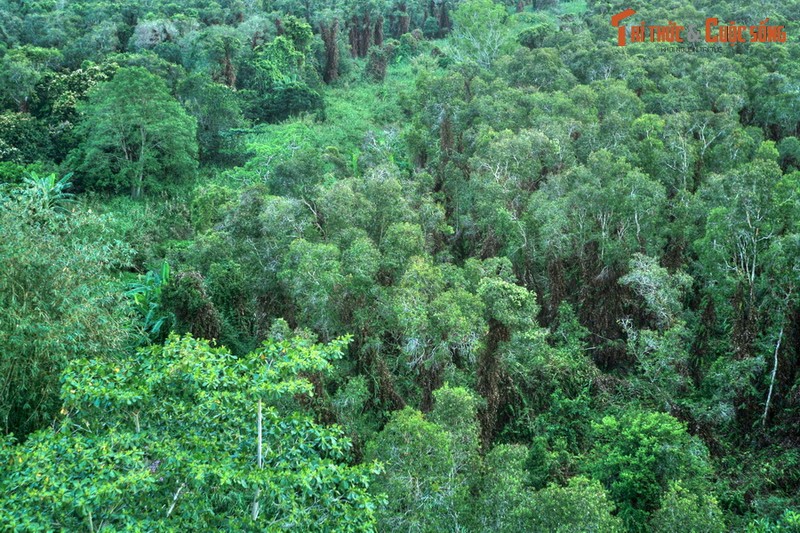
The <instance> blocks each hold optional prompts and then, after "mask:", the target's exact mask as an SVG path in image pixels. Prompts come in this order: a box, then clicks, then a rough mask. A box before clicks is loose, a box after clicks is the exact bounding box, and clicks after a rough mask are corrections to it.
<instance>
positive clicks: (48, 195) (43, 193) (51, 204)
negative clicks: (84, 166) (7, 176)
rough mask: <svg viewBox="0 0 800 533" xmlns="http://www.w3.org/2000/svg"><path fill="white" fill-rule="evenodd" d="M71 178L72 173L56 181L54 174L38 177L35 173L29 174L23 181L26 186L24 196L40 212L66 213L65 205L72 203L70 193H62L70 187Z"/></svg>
mask: <svg viewBox="0 0 800 533" xmlns="http://www.w3.org/2000/svg"><path fill="white" fill-rule="evenodd" d="M71 177H72V172H70V173H69V174H65V175H64V176H63V177H62V178H61V179H57V178H56V175H55V173H52V174H50V175H48V176H39V175H38V174H37V173H36V172H31V173H30V175H29V176H28V177H26V178H24V179H23V182H24V183H25V184H26V185H28V190H27V191H26V194H27V196H28V198H29V199H30V203H31V206H32V207H35V208H37V209H40V210H50V209H52V210H54V211H61V212H64V211H66V209H67V205H68V204H70V203H72V202H73V201H74V199H73V197H74V195H73V194H72V193H68V192H64V191H66V190H67V189H69V188H70V187H72V182H71V181H70V178H71Z"/></svg>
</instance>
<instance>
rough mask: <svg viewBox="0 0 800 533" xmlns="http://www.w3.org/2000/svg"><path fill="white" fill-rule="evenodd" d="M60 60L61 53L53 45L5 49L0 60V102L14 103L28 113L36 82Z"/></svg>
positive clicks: (21, 110) (20, 109) (19, 109)
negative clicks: (6, 50) (50, 46)
mask: <svg viewBox="0 0 800 533" xmlns="http://www.w3.org/2000/svg"><path fill="white" fill-rule="evenodd" d="M60 60H61V52H59V51H58V50H55V49H52V48H39V47H36V46H30V45H25V46H21V47H19V48H12V49H11V50H9V51H8V52H6V54H5V55H4V56H3V58H2V59H0V103H3V102H2V100H6V101H10V102H13V103H14V104H15V105H16V107H17V110H18V111H19V112H20V113H27V112H28V108H29V106H30V103H31V98H32V97H33V96H34V90H35V88H36V84H37V83H38V82H39V80H41V78H42V76H44V74H45V73H46V72H47V71H48V70H50V69H53V68H54V67H56V66H57V65H58V63H59V62H60Z"/></svg>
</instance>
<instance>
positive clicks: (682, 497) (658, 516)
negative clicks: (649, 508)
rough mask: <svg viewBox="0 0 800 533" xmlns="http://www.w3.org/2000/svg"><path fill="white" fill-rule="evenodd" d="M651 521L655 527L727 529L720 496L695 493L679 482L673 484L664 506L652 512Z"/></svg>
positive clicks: (718, 532)
mask: <svg viewBox="0 0 800 533" xmlns="http://www.w3.org/2000/svg"><path fill="white" fill-rule="evenodd" d="M651 524H652V526H653V531H664V532H667V531H678V530H681V531H694V532H697V533H701V532H708V533H722V532H724V531H727V528H726V527H725V522H724V521H723V519H722V511H721V510H720V509H719V507H718V506H717V500H716V499H715V498H714V497H713V496H707V495H704V494H700V495H698V494H692V493H691V492H689V491H687V490H685V489H683V488H682V487H681V486H680V484H679V483H676V484H674V485H672V486H671V487H670V490H669V492H668V493H667V494H666V496H664V499H663V500H662V502H661V508H660V509H659V510H658V511H656V512H655V513H654V514H653V518H652V522H651Z"/></svg>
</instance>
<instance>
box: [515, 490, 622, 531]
mask: <svg viewBox="0 0 800 533" xmlns="http://www.w3.org/2000/svg"><path fill="white" fill-rule="evenodd" d="M613 512H614V503H613V502H612V501H611V498H609V495H608V494H607V493H606V491H604V490H603V487H602V486H601V485H600V484H599V483H598V482H597V481H590V480H589V479H587V478H585V477H581V476H578V477H574V478H572V479H570V480H569V483H568V484H567V486H566V487H560V486H557V485H550V486H549V487H547V488H544V489H542V490H539V491H537V492H534V493H533V494H532V495H531V497H530V500H529V501H528V502H526V504H525V510H524V511H523V516H524V524H525V526H524V527H525V529H526V530H528V531H550V532H554V533H578V532H584V531H594V532H597V533H600V532H606V531H607V532H609V533H613V532H621V531H624V528H623V527H622V520H620V519H619V518H618V517H616V516H614V515H613V514H612V513H613Z"/></svg>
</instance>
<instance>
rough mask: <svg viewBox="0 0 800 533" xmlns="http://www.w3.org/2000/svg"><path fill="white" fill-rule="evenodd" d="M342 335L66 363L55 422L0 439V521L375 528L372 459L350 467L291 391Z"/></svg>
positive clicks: (174, 345) (174, 340) (175, 341)
mask: <svg viewBox="0 0 800 533" xmlns="http://www.w3.org/2000/svg"><path fill="white" fill-rule="evenodd" d="M346 343H347V340H346V339H338V340H336V341H334V342H332V343H331V344H328V345H318V344H313V343H311V342H309V341H307V340H304V339H301V338H291V339H290V338H286V339H283V340H270V341H267V342H265V343H264V344H263V345H262V346H261V347H260V348H259V349H258V350H256V351H255V352H253V353H251V354H249V355H247V356H244V357H239V358H236V357H234V356H232V355H231V354H230V353H229V352H228V351H227V350H226V349H224V348H212V347H211V346H209V344H208V342H206V341H200V340H195V339H193V338H191V337H188V336H187V337H183V338H178V337H176V336H173V337H170V338H169V339H168V340H167V342H166V343H165V344H164V346H153V347H150V348H147V349H142V350H140V351H139V353H138V354H137V357H135V358H126V357H119V356H116V357H114V356H112V357H102V358H95V359H77V360H75V361H73V362H72V363H71V364H70V366H69V368H68V369H67V370H66V372H65V374H64V379H63V389H62V398H63V402H64V407H63V410H62V413H63V414H64V418H63V419H62V421H61V423H60V424H59V425H58V428H57V430H53V429H47V430H43V431H41V432H39V433H37V434H36V435H35V436H34V437H32V438H31V439H29V440H28V441H27V442H26V443H24V444H22V445H16V446H13V445H12V443H11V442H10V441H9V440H6V441H5V442H3V444H2V448H0V457H2V458H3V459H4V460H3V465H2V467H0V469H1V471H2V480H0V485H2V487H3V496H2V498H1V499H2V504H3V505H2V506H1V508H2V510H0V523H2V524H3V527H4V528H7V529H12V530H13V529H26V530H31V529H62V528H63V529H71V530H80V529H89V530H93V529H103V528H114V529H128V528H130V529H138V528H148V529H181V530H197V529H220V528H221V529H239V530H241V529H272V528H280V529H302V530H305V531H311V530H315V531H322V530H333V529H336V530H341V531H363V530H370V529H373V528H374V526H375V514H374V513H375V509H376V507H377V504H378V502H379V500H378V498H376V497H374V496H371V495H370V494H369V493H368V492H367V489H368V487H369V485H370V479H371V477H372V476H373V475H374V474H376V473H378V472H379V471H380V469H379V467H378V465H376V464H374V463H367V464H363V465H359V466H349V465H348V464H347V461H348V457H349V454H350V448H351V443H350V441H349V440H347V439H346V438H344V437H343V436H342V434H341V431H340V430H339V429H338V428H335V427H331V428H328V427H324V426H320V425H319V424H317V423H316V422H314V421H313V420H312V419H311V417H310V416H309V415H307V414H305V413H303V412H301V411H300V410H299V409H298V408H297V406H296V404H295V403H294V401H293V400H292V398H293V397H297V396H302V395H307V394H311V393H312V385H311V383H310V382H309V381H308V380H307V379H305V378H303V377H300V376H301V375H302V374H303V373H306V372H324V371H327V370H329V369H330V368H331V361H332V360H334V359H337V358H339V357H341V350H342V349H343V347H344V346H345V344H346ZM54 455H57V456H59V457H61V458H62V459H61V460H60V461H53V457H54ZM11 487H15V488H16V489H15V490H11Z"/></svg>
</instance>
